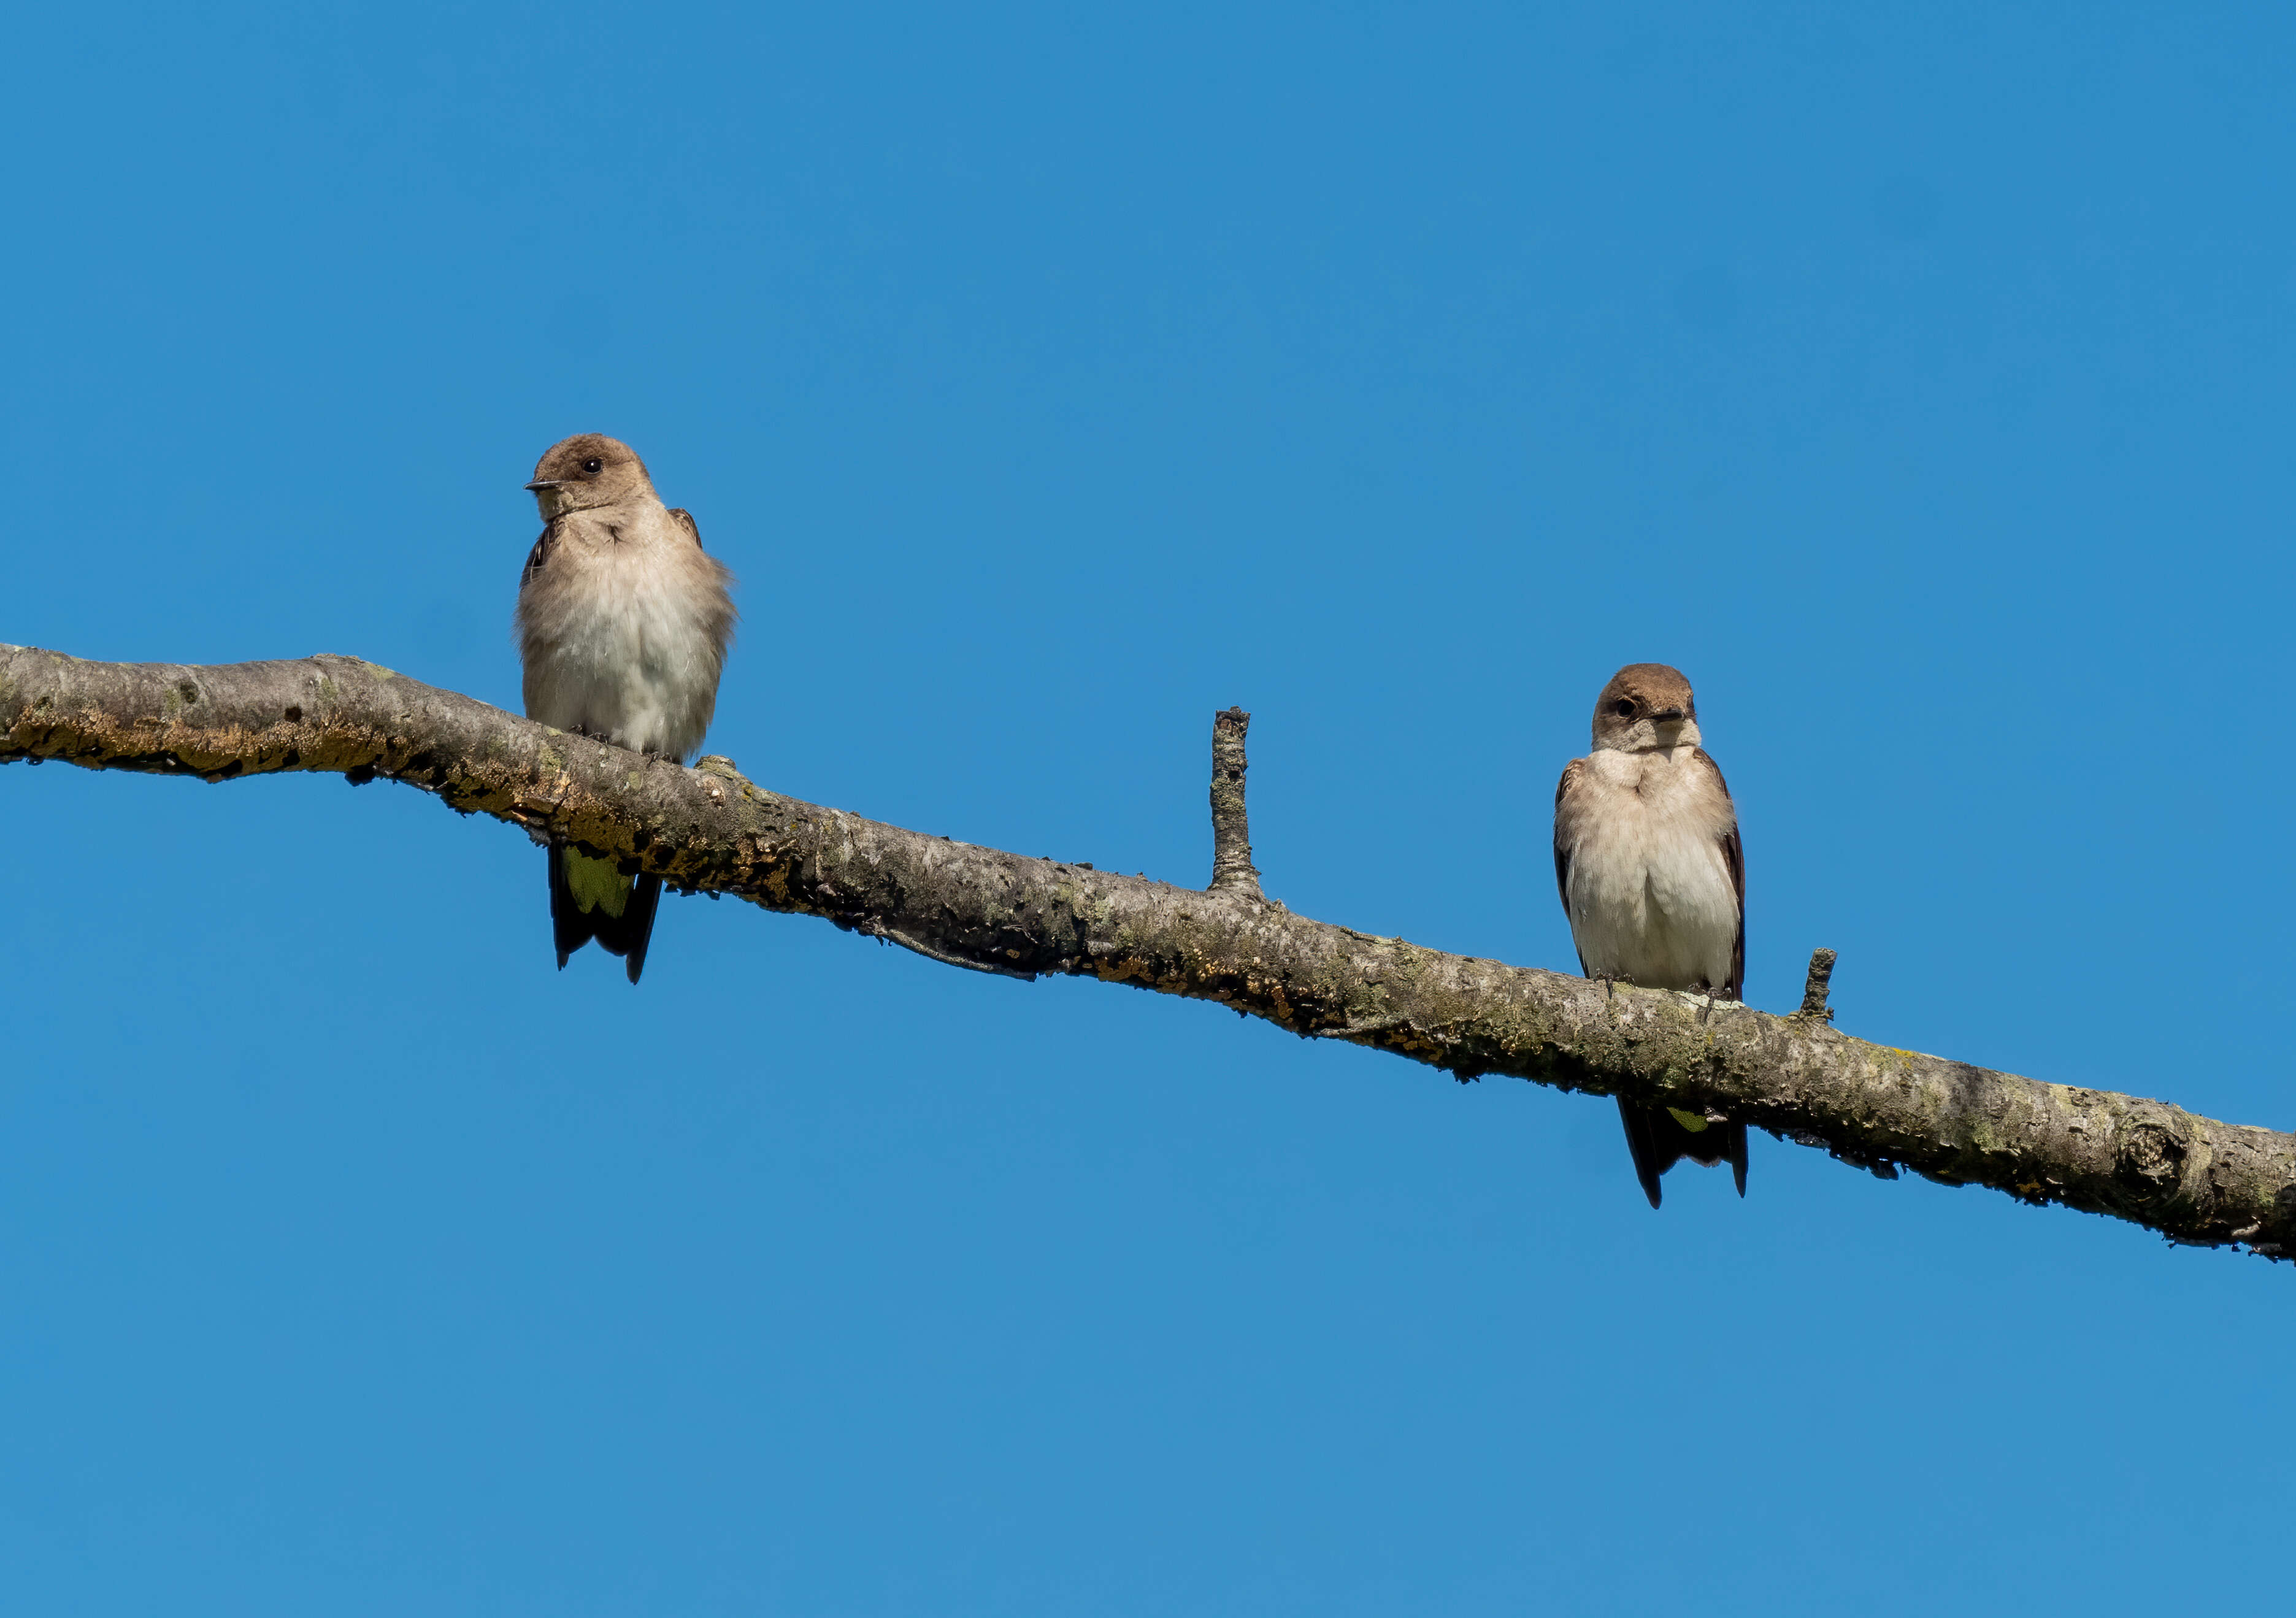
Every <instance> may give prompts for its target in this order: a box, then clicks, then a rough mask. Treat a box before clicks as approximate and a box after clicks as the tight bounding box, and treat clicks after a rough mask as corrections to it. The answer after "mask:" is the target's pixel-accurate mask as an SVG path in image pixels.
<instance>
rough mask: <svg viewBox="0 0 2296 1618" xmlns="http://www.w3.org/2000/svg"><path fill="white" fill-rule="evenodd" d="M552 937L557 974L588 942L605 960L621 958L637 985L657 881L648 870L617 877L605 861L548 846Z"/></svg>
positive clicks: (655, 905)
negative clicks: (556, 961)
mask: <svg viewBox="0 0 2296 1618" xmlns="http://www.w3.org/2000/svg"><path fill="white" fill-rule="evenodd" d="M549 860H550V934H551V941H552V942H553V944H556V945H557V946H558V969H559V970H560V971H564V970H565V969H566V960H567V958H568V957H569V956H570V955H572V954H573V953H574V952H575V951H577V950H578V949H580V948H581V947H582V946H583V945H584V944H587V943H589V942H590V941H591V940H592V939H596V940H597V941H598V947H599V948H600V949H602V950H603V951H605V952H606V953H608V954H609V955H619V956H621V957H622V958H623V960H624V963H625V965H626V968H627V971H628V973H629V978H630V981H631V982H632V983H633V984H635V982H637V980H638V974H639V973H641V972H643V971H644V970H645V958H646V945H647V944H649V943H651V942H652V938H653V913H654V911H655V910H656V909H657V908H658V907H659V906H660V903H661V878H660V877H657V876H655V875H654V874H653V873H652V872H651V871H645V872H641V873H640V874H639V875H638V876H637V877H636V878H629V877H625V876H622V875H620V874H619V872H618V871H616V870H614V867H613V862H611V861H609V860H594V859H592V858H591V857H590V856H589V855H587V854H578V853H577V852H576V851H574V850H573V849H570V848H569V847H567V846H566V845H565V844H564V843H562V842H557V841H553V842H552V844H551V845H550V850H549Z"/></svg>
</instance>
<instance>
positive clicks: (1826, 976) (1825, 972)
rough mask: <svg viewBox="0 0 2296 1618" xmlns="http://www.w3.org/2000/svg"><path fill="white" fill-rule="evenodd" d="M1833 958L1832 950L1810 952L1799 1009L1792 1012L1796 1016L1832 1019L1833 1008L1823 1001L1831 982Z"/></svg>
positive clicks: (1830, 1020) (1829, 1020) (1828, 1020)
mask: <svg viewBox="0 0 2296 1618" xmlns="http://www.w3.org/2000/svg"><path fill="white" fill-rule="evenodd" d="M1834 960H1836V957H1835V955H1834V952H1833V951H1832V950H1812V951H1811V952H1810V954H1809V977H1808V980H1807V981H1806V982H1805V983H1803V985H1802V988H1801V1009H1800V1010H1799V1011H1797V1012H1795V1013H1794V1015H1795V1016H1796V1017H1824V1018H1825V1020H1826V1021H1827V1022H1829V1023H1830V1022H1832V1021H1833V1007H1831V1006H1829V1005H1827V1004H1826V1003H1825V996H1826V993H1827V992H1828V990H1829V987H1830V985H1832V984H1833V963H1834Z"/></svg>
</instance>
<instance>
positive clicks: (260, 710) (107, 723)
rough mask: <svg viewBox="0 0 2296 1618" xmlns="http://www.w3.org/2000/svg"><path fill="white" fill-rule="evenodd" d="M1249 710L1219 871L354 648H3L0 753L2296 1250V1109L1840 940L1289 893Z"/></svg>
mask: <svg viewBox="0 0 2296 1618" xmlns="http://www.w3.org/2000/svg"><path fill="white" fill-rule="evenodd" d="M1243 720H1244V715H1242V714H1241V713H1240V712H1239V711H1237V710H1234V709H1230V710H1229V711H1228V712H1227V713H1225V714H1223V715H1220V716H1219V718H1218V722H1217V728H1216V730H1215V733H1214V737H1215V739H1214V750H1213V757H1214V775H1213V782H1212V802H1213V806H1214V824H1215V828H1216V833H1217V835H1216V846H1217V853H1216V856H1215V864H1214V870H1215V876H1214V881H1213V885H1212V887H1211V888H1210V890H1209V891H1206V892H1201V893H1199V892H1195V891H1193V890H1191V889H1187V888H1181V887H1170V886H1168V885H1167V884H1164V883H1161V882H1151V881H1148V880H1146V879H1145V878H1135V877H1123V876H1118V875H1116V874H1114V873H1111V872H1106V871H1096V870H1093V869H1092V868H1091V867H1090V866H1088V865H1069V864H1062V863H1060V862H1054V861H1049V860H1031V859H1024V858H1022V857H1021V856H1020V855H1018V854H1005V853H1001V852H999V851H998V850H996V849H992V848H980V847H976V846H972V845H971V844H966V843H956V842H952V841H950V840H948V839H947V838H936V837H930V836H927V835H924V834H922V833H920V832H914V831H905V830H903V829H900V828H898V827H896V826H887V825H882V824H881V823H879V822H877V821H867V820H864V819H862V818H861V817H860V816H859V815H856V814H848V813H844V812H843V811H841V810H837V809H824V808H821V807H818V806H816V805H812V804H807V803H801V802H799V800H797V799H795V798H789V797H782V796H780V795H779V794H777V793H773V792H768V791H767V790H766V789H763V788H761V787H758V786H757V785H755V784H754V783H753V782H751V781H750V780H747V779H746V778H745V777H743V776H742V773H741V772H740V771H739V770H737V769H735V768H734V764H732V762H731V761H729V760H727V759H724V758H715V757H712V758H705V759H703V760H701V763H700V764H698V765H696V766H695V767H694V768H692V769H686V768H684V767H682V766H680V765H677V764H667V763H664V762H662V761H660V760H658V759H648V758H644V757H642V756H639V755H637V754H635V753H629V752H625V751H623V750H622V749H621V748H614V747H610V746H607V745H604V744H603V743H600V742H596V741H590V740H583V739H581V738H578V737H575V736H570V735H568V734H565V733H564V732H562V731H553V730H550V729H548V728H547V727H545V726H543V725H539V724H536V723H532V722H531V721H529V720H526V719H521V718H519V717H517V716H516V715H511V714H506V713H504V712H503V711H502V710H500V709H498V708H494V707H488V706H487V705H486V704H484V703H481V702H477V701H474V700H472V699H470V698H468V697H463V696H459V695H457V694H455V692H452V691H439V690H436V689H434V688H432V687H430V686H427V685H422V684H419V683H417V682H414V681H413V680H409V679H406V677H404V676H403V675H399V674H393V673H391V672H390V671H389V670H388V669H384V668H378V667H376V666H374V665H373V664H370V663H362V662H360V661H358V660H357V658H340V657H314V658H303V659H301V660H299V661H295V662H280V663H241V664H230V665H218V666H211V667H190V666H179V665H173V664H121V663H86V662H81V661H79V660H78V659H76V658H68V657H65V656H63V655H61V653H57V652H50V651H39V650H29V649H26V648H21V647H12V646H0V762H12V761H15V760H19V759H21V760H28V761H31V762H34V763H37V762H39V761H41V760H45V759H61V760H64V761H66V762H68V763H70V764H80V765H84V766H86V767H87V768H90V769H111V770H142V771H148V772H160V773H168V774H184V775H193V776H197V777H199V778H201V780H208V781H222V780H233V779H235V778H237V777H240V776H245V775H258V774H265V773H269V772H277V771H283V770H304V771H322V772H332V773H336V774H340V775H343V776H345V777H347V778H348V779H349V780H352V781H354V782H358V781H366V780H373V779H375V778H376V777H378V776H387V777H389V779H391V780H399V781H404V782H406V783H407V784H409V785H412V786H415V787H420V788H421V789H423V790H424V791H427V792H430V793H432V794H434V795H436V796H437V797H439V798H441V799H442V800H444V801H445V802H446V803H447V805H450V806H452V807H453V808H455V809H457V810H460V811H463V813H482V814H490V815H493V816H495V817H496V818H497V819H499V820H504V821H510V822H511V823H512V824H513V825H518V826H522V827H524V828H526V829H527V830H528V831H529V833H531V834H534V835H535V836H537V838H541V837H546V836H551V835H557V836H562V837H565V838H570V839H572V840H573V841H575V842H577V843H578V844H580V845H581V846H584V847H585V848H586V849H588V850H590V851H591V852H592V853H594V854H600V855H604V856H611V857H617V858H619V859H620V860H621V861H622V862H623V864H624V868H625V869H626V870H638V869H641V868H643V869H644V870H652V871H657V872H659V873H660V874H661V876H662V877H663V878H666V879H667V880H668V881H669V882H671V883H672V884H674V885H676V886H677V887H681V888H684V889H686V890H698V891H708V892H714V893H726V894H734V895H740V896H741V897H742V898H745V899H748V900H750V901H752V902H753V903H757V904H759V905H762V906H764V907H765V908H767V909H768V910H775V911H790V912H793V913H799V914H804V915H812V916H820V917H822V918H824V919H827V920H830V921H832V922H834V923H836V924H837V925H838V926H839V927H845V928H847V929H849V930H851V931H855V932H861V933H867V934H870V935H872V936H875V937H878V938H881V939H885V940H887V941H889V942H891V943H895V944H902V945H904V946H905V947H906V948H908V949H912V950H914V951H916V952H918V953H919V954H922V955H924V956H927V957H929V958H930V959H931V960H939V961H945V962H947V963H948V964H950V965H953V966H963V967H968V968H975V969H978V970H982V971H990V972H998V973H1003V974H1005V975H1008V976H1011V977H1034V976H1036V975H1037V974H1038V973H1046V972H1063V973H1069V974H1072V975H1076V976H1079V977H1098V978H1101V979H1102V980H1103V981H1105V982H1110V983H1129V984H1134V985H1138V986H1140V987H1142V988H1146V989H1153V990H1155V991H1157V992H1158V993H1166V994H1181V995H1187V996H1190V997H1193V998H1195V999H1200V1000H1211V1001H1218V1002H1220V1003H1221V1004H1223V1005H1226V1006H1231V1007H1233V1008H1234V1009H1237V1010H1239V1011H1244V1012H1249V1013H1250V1014H1251V1015H1253V1016H1255V1017H1265V1018H1267V1020H1268V1021H1270V1022H1273V1023H1275V1024H1276V1025H1278V1026H1281V1027H1284V1028H1288V1029H1290V1030H1292V1032H1293V1033H1295V1034H1300V1035H1302V1036H1303V1037H1310V1036H1312V1037H1319V1038H1328V1039H1343V1040H1349V1041H1353V1042H1356V1043H1357V1044H1362V1045H1369V1046H1372V1047H1374V1048H1375V1049H1378V1050H1391V1051H1394V1052H1396V1053H1397V1054H1398V1055H1402V1056H1406V1057H1409V1058H1412V1059H1413V1060H1415V1061H1418V1062H1423V1063H1425V1064H1427V1065H1428V1066H1433V1067H1439V1068H1443V1069H1446V1070H1447V1071H1449V1072H1451V1073H1453V1074H1455V1075H1457V1076H1458V1077H1460V1078H1462V1079H1468V1078H1474V1077H1478V1076H1480V1075H1484V1074H1507V1075H1513V1076H1515V1077H1519V1078H1525V1079H1530V1080H1534V1081H1536V1082H1538V1083H1544V1084H1552V1085H1556V1086H1558V1087H1560V1088H1562V1089H1565V1090H1575V1091H1589V1092H1593V1093H1595V1094H1603V1095H1611V1094H1618V1095H1625V1096H1628V1097H1630V1098H1632V1099H1636V1100H1638V1101H1644V1102H1650V1103H1654V1104H1658V1105H1662V1106H1667V1107H1681V1108H1684V1109H1685V1110H1698V1111H1702V1112H1705V1113H1707V1114H1709V1115H1711V1116H1715V1117H1726V1118H1735V1119H1743V1120H1744V1121H1746V1122H1747V1123H1749V1124H1759V1125H1760V1126H1761V1127H1763V1128H1765V1129H1767V1130H1769V1131H1771V1132H1774V1133H1775V1134H1778V1135H1781V1136H1784V1137H1785V1138H1787V1139H1790V1140H1797V1141H1800V1142H1801V1143H1803V1144H1805V1145H1810V1146H1821V1147H1824V1148H1827V1149H1828V1150H1830V1151H1831V1152H1832V1153H1833V1155H1834V1156H1837V1157H1841V1158H1843V1159H1845V1160H1846V1161H1849V1162H1851V1163H1855V1164H1862V1165H1864V1166H1866V1167H1868V1168H1871V1169H1873V1170H1874V1172H1875V1173H1882V1174H1883V1175H1885V1176H1894V1175H1895V1173H1896V1171H1897V1167H1898V1165H1903V1166H1905V1167H1907V1168H1910V1169H1913V1170H1915V1172H1916V1173H1922V1174H1923V1175H1926V1176H1928V1177H1929V1178H1930V1179H1931V1180H1936V1181H1942V1182H1944V1183H1946V1184H1948V1185H1958V1184H1979V1185H1988V1186H1991V1187H1993V1188H1994V1189H1997V1190H2001V1191H2005V1192H2007V1193H2008V1194H2009V1195H2011V1196H2013V1197H2019V1198H2021V1199H2022V1200H2024V1201H2028V1202H2034V1203H2047V1202H2057V1203H2062V1204H2064V1205H2067V1206H2070V1207H2075V1208H2082V1209H2086V1210H2088V1211H2090V1212H2092V1213H2098V1214H2112V1215H2113V1216H2114V1217H2116V1218H2120V1219H2125V1220H2129V1221H2132V1222H2135V1223H2137V1224H2140V1225H2144V1226H2147V1227H2150V1228H2151V1229H2153V1230H2158V1231H2160V1232H2161V1233H2162V1234H2163V1235H2165V1236H2167V1237H2168V1238H2170V1239H2171V1240H2174V1241H2178V1242H2185V1243H2191V1244H2194V1245H2200V1246H2223V1245H2226V1244H2234V1243H2244V1244H2246V1245H2247V1246H2249V1247H2250V1249H2251V1251H2254V1252H2257V1253H2260V1254H2267V1256H2272V1257H2280V1256H2284V1255H2296V1136H2290V1135H2286V1134H2282V1133H2279V1132H2275V1131H2271V1130H2266V1129H2256V1128H2249V1127H2243V1126H2241V1125H2236V1124H2220V1123H2218V1122H2216V1121H2214V1120H2212V1119H2209V1118H2202V1117H2198V1116H2195V1115H2193V1114H2191V1113H2187V1112H2185V1111H2183V1110H2182V1109H2181V1108H2178V1107H2170V1106H2167V1105H2165V1104H2163V1103H2161V1102H2159V1101H2150V1100H2144V1099H2139V1098H2137V1097H2134V1096H2125V1095H2118V1094H2114V1093H2112V1092H2111V1091H2095V1090H2081V1089H2075V1088H2071V1087H2069V1086H2065V1085H2060V1084H2046V1083H2039V1082H2037V1081H2035V1080H2032V1079H2025V1078H2019V1077H2017V1076H2016V1075H2012V1074H2005V1073H1994V1072H1989V1071H1987V1070H1986V1069H1984V1068H1980V1067H1972V1066H1969V1065H1968V1064H1966V1063H1963V1062H1953V1061H1947V1060H1945V1059H1943V1058H1939V1057H1931V1056H1923V1055H1920V1054H1918V1053H1916V1052H1915V1051H1910V1050H1892V1049H1890V1048H1889V1047H1886V1046H1881V1045H1871V1044H1867V1043H1866V1042H1864V1041H1861V1040H1856V1039H1851V1038H1849V1036H1848V1035H1846V1034H1841V1033H1838V1032H1836V1031H1835V1030H1834V1029H1833V1027H1832V1026H1831V1025H1830V1023H1829V1022H1828V1021H1827V1016H1828V1014H1827V1013H1826V1012H1825V976H1826V973H1827V972H1828V971H1830V970H1831V961H1830V960H1824V958H1825V957H1826V956H1827V955H1829V954H1830V952H1824V951H1821V952H1819V956H1820V959H1819V960H1813V961H1812V962H1811V973H1810V978H1811V981H1810V985H1809V988H1808V992H1807V993H1805V995H1804V998H1803V1004H1802V1009H1800V1011H1798V1012H1796V1013H1795V1014H1794V1015H1792V1016H1791V1017H1771V1016H1767V1015H1766V1014H1764V1013H1761V1012H1759V1011H1755V1010H1752V1009H1748V1008H1745V1007H1743V1006H1738V1005H1734V1004H1733V1005H1724V1006H1718V1007H1713V1008H1708V1006H1707V1004H1706V1002H1705V1001H1702V1000H1701V999H1700V998H1699V997H1698V996H1695V995H1690V994H1678V993H1666V992H1662V991H1657V990H1644V989H1636V988H1631V987H1628V986H1625V985H1620V986H1619V987H1618V988H1617V989H1616V990H1615V992H1606V990H1605V988H1604V987H1603V985H1596V984H1592V983H1589V982H1587V980H1585V979H1584V978H1579V977H1569V976H1566V975H1564V974H1562V973H1559V972H1546V971H1540V970H1538V969H1536V968H1521V967H1510V966H1505V965H1503V964H1501V963H1500V962H1498V961H1495V960H1474V959H1471V958H1468V957H1465V956H1459V955H1446V954H1439V953H1438V952H1435V951H1432V950H1425V949H1422V948H1420V947H1418V946H1417V945H1415V944H1406V943H1405V942H1404V941H1403V940H1401V939H1399V938H1380V937H1374V936H1371V935H1369V934H1365V933H1358V932H1355V931H1353V930H1352V929H1350V928H1348V927H1335V926H1332V925H1330V924H1328V923H1324V922H1319V921H1310V920H1308V919H1306V918H1304V917H1300V916H1295V915H1293V914H1292V913H1291V912H1290V911H1286V910H1285V909H1284V908H1283V906H1282V905H1280V904H1276V903H1273V902H1271V901H1269V900H1267V899H1264V898H1262V897H1261V896H1260V895H1259V883H1258V881H1257V878H1256V876H1255V874H1254V873H1253V872H1252V870H1251V858H1250V852H1249V850H1250V842H1249V835H1248V831H1247V828H1246V823H1245V819H1244V803H1243V767H1244V761H1243V729H1244V727H1243ZM1231 732H1232V735H1231ZM1231 743H1232V751H1231V750H1230V749H1231ZM1231 770H1232V774H1231ZM1231 788H1232V789H1233V792H1232V796H1231V795H1230V789H1231ZM1821 963H1823V969H1822V968H1821ZM1702 1013H1703V1014H1704V1015H1702Z"/></svg>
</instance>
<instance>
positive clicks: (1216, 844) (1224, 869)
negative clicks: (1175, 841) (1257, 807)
mask: <svg viewBox="0 0 2296 1618" xmlns="http://www.w3.org/2000/svg"><path fill="white" fill-rule="evenodd" d="M1250 729H1251V715H1249V714H1247V713H1245V712H1244V711H1243V710H1242V708H1240V707H1232V708H1226V709H1224V710H1223V711H1221V712H1220V713H1218V714H1215V715H1212V879H1211V886H1210V887H1209V888H1208V889H1207V890H1206V891H1207V892H1210V893H1215V894H1224V893H1242V894H1247V895H1250V896H1251V897H1252V898H1254V899H1257V898H1259V897H1260V896H1261V895H1260V892H1259V871H1258V870H1255V869H1254V868H1253V866H1252V863H1251V817H1250V816H1249V815H1248V814H1247V813H1245V812H1244V806H1243V772H1244V770H1245V769H1246V768H1247V765H1246V764H1245V762H1244V756H1243V734H1244V732H1245V731H1248V730H1250Z"/></svg>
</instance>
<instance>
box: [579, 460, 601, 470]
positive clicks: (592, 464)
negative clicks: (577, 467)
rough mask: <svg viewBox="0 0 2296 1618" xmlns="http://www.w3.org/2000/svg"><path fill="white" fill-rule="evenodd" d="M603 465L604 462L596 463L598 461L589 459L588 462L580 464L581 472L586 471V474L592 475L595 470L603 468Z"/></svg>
mask: <svg viewBox="0 0 2296 1618" xmlns="http://www.w3.org/2000/svg"><path fill="white" fill-rule="evenodd" d="M603 464H604V462H601V461H598V460H596V459H591V460H588V461H585V462H583V463H582V470H584V471H586V472H590V473H595V472H596V471H597V470H598V469H599V467H601V466H603Z"/></svg>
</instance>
